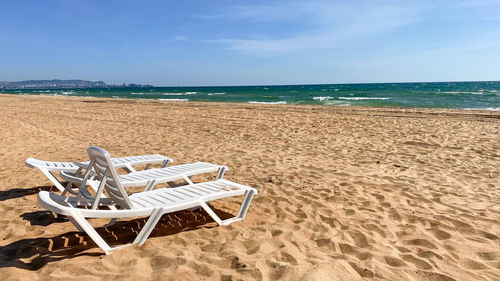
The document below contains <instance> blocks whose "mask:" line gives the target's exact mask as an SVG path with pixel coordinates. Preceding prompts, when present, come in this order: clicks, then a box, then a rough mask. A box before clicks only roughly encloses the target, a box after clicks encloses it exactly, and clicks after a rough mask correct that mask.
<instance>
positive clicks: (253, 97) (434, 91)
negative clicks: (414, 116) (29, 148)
mask: <svg viewBox="0 0 500 281" xmlns="http://www.w3.org/2000/svg"><path fill="white" fill-rule="evenodd" d="M0 94H27V95H58V96H88V97H108V98H132V99H157V100H167V101H204V102H239V103H262V104H318V105H327V106H351V105H355V106H395V107H426V108H462V109H486V110H496V111H499V110H500V82H439V83H378V84H325V85H284V86H237V87H150V88H109V89H107V88H106V89H60V90H52V89H51V90H45V89H43V90H31V89H30V90H0Z"/></svg>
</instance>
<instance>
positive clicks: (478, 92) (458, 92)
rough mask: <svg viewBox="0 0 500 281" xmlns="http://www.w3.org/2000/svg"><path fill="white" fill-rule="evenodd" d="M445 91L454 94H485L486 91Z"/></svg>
mask: <svg viewBox="0 0 500 281" xmlns="http://www.w3.org/2000/svg"><path fill="white" fill-rule="evenodd" d="M443 93H445V94H453V95H456V94H471V95H483V94H484V91H483V90H479V91H477V92H461V91H448V92H443Z"/></svg>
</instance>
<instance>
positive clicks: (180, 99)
mask: <svg viewBox="0 0 500 281" xmlns="http://www.w3.org/2000/svg"><path fill="white" fill-rule="evenodd" d="M159 100H163V101H189V99H159Z"/></svg>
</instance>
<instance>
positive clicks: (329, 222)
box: [0, 95, 500, 281]
mask: <svg viewBox="0 0 500 281" xmlns="http://www.w3.org/2000/svg"><path fill="white" fill-rule="evenodd" d="M0 104H1V106H2V114H0V135H1V136H2V137H1V140H2V141H1V146H0V159H1V160H2V161H1V165H2V167H1V168H0V211H1V212H2V216H1V218H0V220H1V222H0V223H1V224H0V225H1V229H0V237H1V242H0V278H1V279H3V280H7V279H8V280H34V279H38V280H76V279H78V280H82V279H85V280H99V279H101V278H102V279H107V280H179V279H180V280H224V281H228V280H500V238H499V236H500V223H499V221H500V175H499V171H500V112H488V111H466V110H442V109H398V108H362V107H333V106H293V105H255V104H229V103H195V102H167V101H155V100H132V99H130V100H127V99H98V98H84V97H71V98H69V97H48V96H15V95H0ZM91 145H95V146H99V147H102V148H104V149H106V150H107V151H109V152H110V154H111V156H112V157H122V156H127V155H141V154H153V153H159V154H163V155H166V156H168V157H171V158H173V159H174V160H175V164H182V163H190V162H196V161H206V162H212V163H216V164H221V165H226V166H228V167H229V168H230V170H229V171H228V172H227V173H226V175H225V178H227V179H229V180H232V181H235V182H239V183H242V184H245V185H248V186H252V187H255V188H257V189H258V190H259V194H258V195H257V196H256V197H255V198H254V200H253V202H252V204H251V206H250V210H249V212H248V215H247V217H246V219H245V220H244V221H242V222H236V223H234V224H232V225H229V226H223V227H218V226H217V225H216V223H215V222H214V221H213V220H212V219H211V218H210V217H209V216H208V215H207V214H205V213H204V212H203V211H200V210H196V211H183V212H177V213H173V214H170V215H165V216H164V217H163V218H162V220H161V221H160V223H159V224H158V225H157V227H156V229H155V230H154V231H153V233H152V235H151V237H150V238H149V239H148V240H147V242H146V243H145V244H144V245H143V246H142V247H138V246H132V247H128V248H124V249H121V250H118V251H116V252H114V253H113V254H111V255H104V254H103V252H102V251H101V250H100V249H99V248H98V247H97V246H96V245H95V244H94V243H93V242H92V240H90V239H89V238H88V237H87V236H86V235H85V234H82V233H79V232H77V231H76V229H75V228H74V226H73V225H72V224H71V223H70V222H69V221H68V220H67V219H66V218H65V217H64V216H57V215H54V214H52V213H50V212H47V211H46V210H44V209H43V208H42V207H40V205H39V204H38V203H37V194H38V192H39V191H40V190H53V191H56V190H55V189H53V188H52V189H51V186H50V182H49V181H48V180H47V179H46V178H45V177H44V176H43V175H42V174H41V173H40V172H39V171H37V170H34V169H30V168H28V167H26V166H25V164H24V161H25V159H26V158H28V157H34V158H38V159H44V160H52V161H70V160H86V159H87V158H88V157H87V155H86V148H87V147H88V146H91ZM238 204H239V201H238V199H237V198H234V199H228V200H224V201H220V202H217V201H216V202H214V203H213V204H212V206H213V207H214V208H215V209H216V210H217V213H218V214H220V215H221V216H222V217H224V216H230V215H231V214H234V213H235V210H236V208H237V207H238ZM93 223H95V224H96V225H97V224H98V223H100V221H99V220H95V221H94V222H93ZM143 224H144V219H141V218H137V219H123V220H120V221H119V222H117V223H116V225H114V226H112V227H109V228H99V229H98V231H99V233H101V234H103V235H104V236H105V237H106V239H107V240H108V241H109V242H110V243H111V244H113V243H115V244H121V243H123V242H127V241H128V242H130V241H131V240H133V239H134V237H135V235H136V232H135V231H136V230H137V229H140V228H141V226H142V225H143Z"/></svg>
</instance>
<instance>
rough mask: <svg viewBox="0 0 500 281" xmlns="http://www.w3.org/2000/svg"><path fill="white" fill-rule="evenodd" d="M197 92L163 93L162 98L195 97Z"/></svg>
mask: <svg viewBox="0 0 500 281" xmlns="http://www.w3.org/2000/svg"><path fill="white" fill-rule="evenodd" d="M197 93H198V92H185V93H163V95H164V96H186V95H196V94H197Z"/></svg>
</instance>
